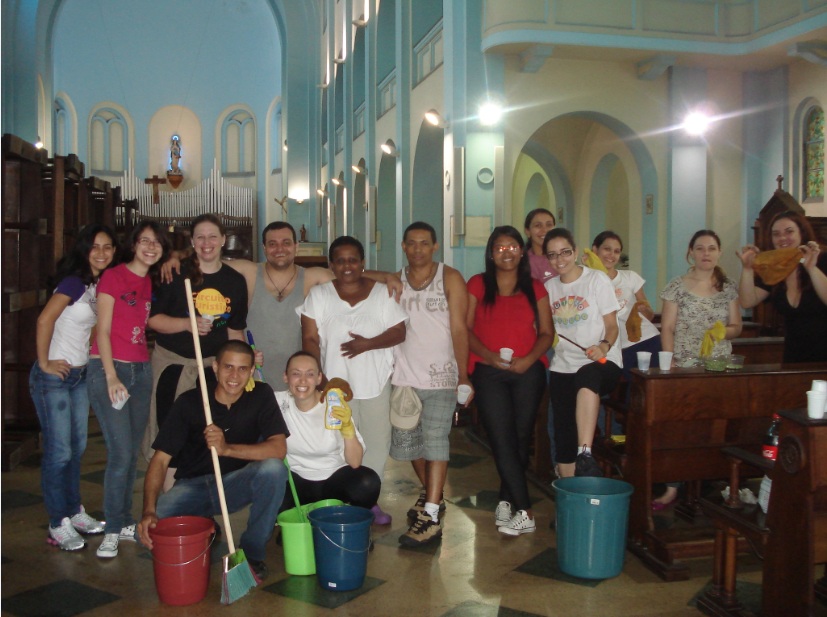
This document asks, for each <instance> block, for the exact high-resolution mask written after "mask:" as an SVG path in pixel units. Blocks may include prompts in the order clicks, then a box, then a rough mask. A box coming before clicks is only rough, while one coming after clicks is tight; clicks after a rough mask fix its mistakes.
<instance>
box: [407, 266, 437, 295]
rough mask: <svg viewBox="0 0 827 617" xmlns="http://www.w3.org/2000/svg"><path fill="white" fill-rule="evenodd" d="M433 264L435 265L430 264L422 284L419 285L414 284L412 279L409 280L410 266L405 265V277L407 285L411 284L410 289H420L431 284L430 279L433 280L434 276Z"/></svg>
mask: <svg viewBox="0 0 827 617" xmlns="http://www.w3.org/2000/svg"><path fill="white" fill-rule="evenodd" d="M435 265H436V264H435V263H432V264H431V268H430V270H429V271H428V276H427V277H425V282H424V283H423V284H422V285H420V286H419V287H417V286H416V285H414V284H413V281H411V268H410V266H405V278H406V279H408V285H410V286H411V289H413V290H414V291H422V290H423V289H425V288H426V287H428V285H430V284H431V281H433V280H434V277H435V276H436V268H434V266H435Z"/></svg>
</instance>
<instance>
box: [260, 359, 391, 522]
mask: <svg viewBox="0 0 827 617" xmlns="http://www.w3.org/2000/svg"><path fill="white" fill-rule="evenodd" d="M321 380H322V372H321V369H320V367H319V362H318V360H316V358H315V357H314V356H313V355H312V354H310V353H308V352H306V351H297V352H296V353H294V354H293V355H292V356H290V358H289V359H288V360H287V367H286V369H285V372H284V382H285V383H286V384H287V391H286V392H276V401H278V404H279V407H280V408H281V413H282V415H283V416H284V421H285V422H286V423H287V428H288V429H289V430H290V436H289V437H288V438H287V462H288V463H289V464H290V470H291V471H292V473H293V481H294V482H295V484H296V492H297V493H298V495H299V501H301V503H302V505H305V504H308V503H314V502H316V501H321V500H323V499H339V500H340V501H343V502H345V503H349V504H351V505H353V506H360V507H362V508H368V509H369V508H371V506H373V505H374V504H375V503H376V500H377V499H378V498H379V491H380V489H381V487H382V483H381V481H380V480H379V476H378V475H377V473H376V472H375V471H374V470H373V469H370V468H369V467H364V466H362V456H363V455H364V453H365V442H364V441H363V440H362V436H361V435H360V434H359V432H358V431H357V430H356V426H355V424H354V422H353V419H352V418H351V414H350V410H348V409H342V411H338V412H336V413H337V417H339V419H340V420H341V421H342V428H341V430H330V429H326V428H325V425H324V417H325V404H324V403H323V402H320V401H319V398H320V396H319V392H318V390H316V387H317V386H318V385H319V384H320V383H321ZM294 505H295V504H294V503H293V496H292V494H291V493H290V491H287V493H286V495H285V499H284V503H283V504H282V507H281V509H282V510H287V509H289V508H292V507H294Z"/></svg>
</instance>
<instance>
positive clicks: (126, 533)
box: [118, 523, 135, 542]
mask: <svg viewBox="0 0 827 617" xmlns="http://www.w3.org/2000/svg"><path fill="white" fill-rule="evenodd" d="M118 540H120V541H121V542H135V523H133V524H132V525H127V526H126V527H121V532H120V533H119V534H118Z"/></svg>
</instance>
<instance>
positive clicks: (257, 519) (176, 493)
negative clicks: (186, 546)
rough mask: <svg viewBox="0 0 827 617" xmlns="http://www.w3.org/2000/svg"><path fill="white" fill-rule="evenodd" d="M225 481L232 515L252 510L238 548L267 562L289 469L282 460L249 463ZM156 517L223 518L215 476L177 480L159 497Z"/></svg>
mask: <svg viewBox="0 0 827 617" xmlns="http://www.w3.org/2000/svg"><path fill="white" fill-rule="evenodd" d="M222 480H223V482H224V495H225V497H226V499H227V510H228V511H229V512H238V511H239V510H241V509H242V508H245V507H247V505H249V506H250V516H249V518H248V519H247V529H245V530H244V533H243V534H242V535H241V541H240V542H239V546H240V547H241V548H242V549H243V550H244V553H245V555H246V556H247V558H248V559H252V560H254V561H264V556H265V546H266V544H267V540H269V539H270V536H271V535H272V534H273V529H274V527H275V525H276V517H277V516H278V512H279V506H281V502H282V501H283V500H284V487H285V485H286V484H287V468H286V467H285V466H284V463H283V462H282V460H281V459H278V458H268V459H265V460H263V461H252V462H250V463H247V464H246V465H245V466H244V467H242V468H241V469H238V470H236V471H233V472H231V473H228V474H226V475H225V476H223V477H222ZM156 513H157V515H158V518H159V519H160V518H168V517H170V516H205V517H208V518H212V517H213V516H215V515H217V514H220V513H221V506H220V504H219V501H218V489H217V488H216V484H215V476H214V475H213V474H209V475H206V476H198V477H197V478H182V479H180V480H177V481H176V482H175V485H174V486H173V487H172V488H171V489H170V490H169V491H168V492H166V493H164V494H163V495H161V496H160V497H158V504H157V508H156ZM228 533H229V531H228Z"/></svg>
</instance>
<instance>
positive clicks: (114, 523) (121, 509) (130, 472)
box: [88, 358, 152, 533]
mask: <svg viewBox="0 0 827 617" xmlns="http://www.w3.org/2000/svg"><path fill="white" fill-rule="evenodd" d="M115 372H116V373H117V375H118V379H120V381H121V383H122V384H123V385H124V386H125V387H126V389H127V390H128V391H129V399H128V400H127V401H126V404H125V405H124V406H123V409H114V408H113V407H112V402H111V401H110V400H109V389H108V387H107V385H106V374H105V373H104V371H103V364H102V363H101V361H100V359H99V358H92V359H90V360H89V376H88V378H89V398H90V399H91V401H92V408H93V409H94V410H95V415H96V416H97V418H98V422H100V425H101V430H102V431H103V439H104V441H106V471H105V472H104V476H103V511H104V513H105V515H106V533H118V532H119V531H120V530H121V529H122V528H123V527H126V526H127V525H133V524H134V523H135V518H134V517H133V516H132V492H133V490H134V487H135V476H136V473H137V465H138V454H139V453H140V450H141V440H142V439H143V436H144V431H145V430H146V424H147V421H148V420H149V402H150V397H151V396H152V369H151V368H150V366H149V362H115Z"/></svg>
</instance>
